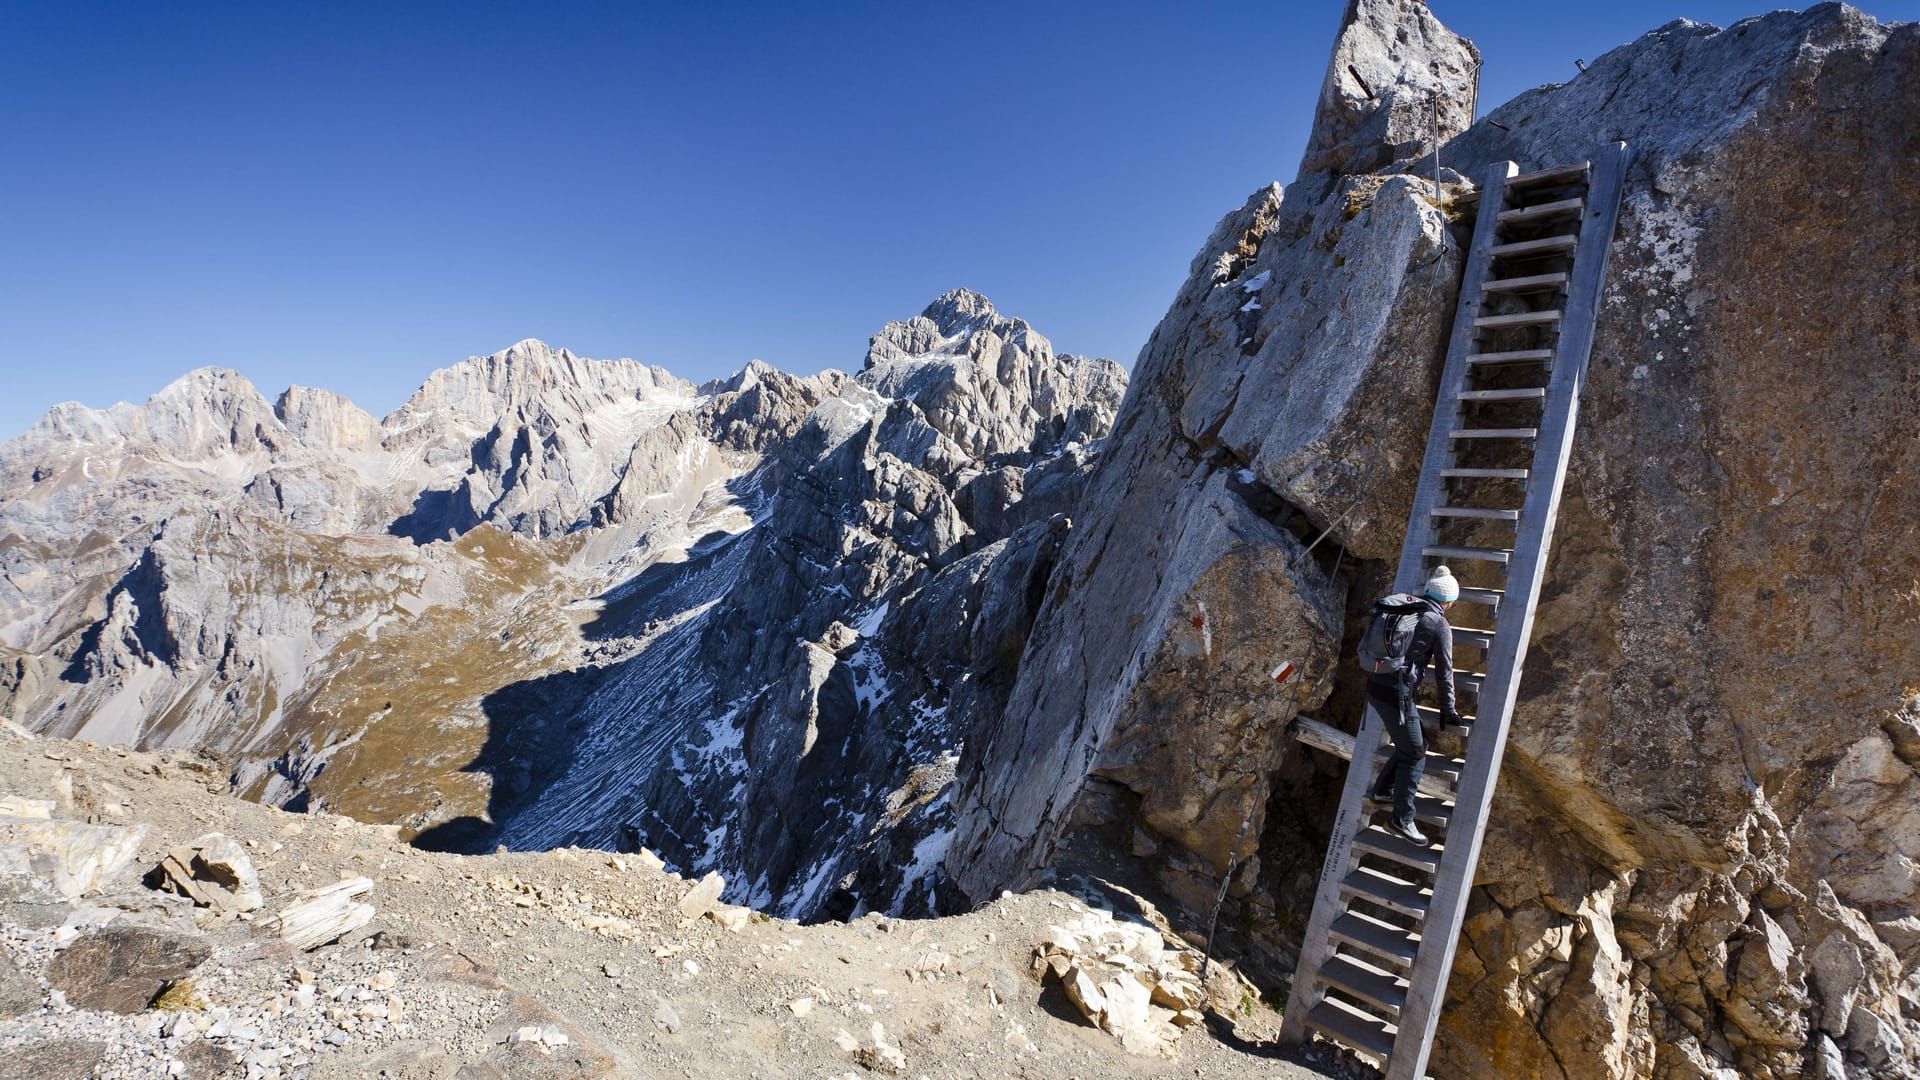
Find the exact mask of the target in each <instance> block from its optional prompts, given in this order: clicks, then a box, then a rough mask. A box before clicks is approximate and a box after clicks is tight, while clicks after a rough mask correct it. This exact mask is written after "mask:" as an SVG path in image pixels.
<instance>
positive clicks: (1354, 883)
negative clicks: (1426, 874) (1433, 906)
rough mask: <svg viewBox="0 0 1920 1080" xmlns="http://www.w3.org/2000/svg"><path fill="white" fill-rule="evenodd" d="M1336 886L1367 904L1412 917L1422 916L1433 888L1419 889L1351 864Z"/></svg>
mask: <svg viewBox="0 0 1920 1080" xmlns="http://www.w3.org/2000/svg"><path fill="white" fill-rule="evenodd" d="M1340 888H1341V890H1342V891H1344V892H1347V893H1350V894H1352V895H1354V896H1358V897H1360V898H1361V899H1362V900H1365V901H1367V902H1368V903H1373V904H1379V905H1380V906H1381V907H1383V908H1387V909H1389V910H1391V911H1397V912H1399V913H1400V914H1402V915H1411V916H1413V917H1414V918H1416V919H1420V918H1425V917H1426V914H1427V905H1428V904H1429V903H1430V902H1431V901H1432V900H1433V890H1431V889H1423V888H1421V887H1420V886H1418V885H1415V884H1414V883H1413V882H1411V881H1401V880H1400V879H1399V878H1393V877H1388V876H1387V875H1385V874H1383V873H1381V872H1380V871H1378V870H1373V869H1370V868H1368V867H1365V866H1356V867H1354V869H1353V872H1352V873H1350V874H1348V875H1347V876H1346V877H1344V878H1342V879H1341V880H1340Z"/></svg>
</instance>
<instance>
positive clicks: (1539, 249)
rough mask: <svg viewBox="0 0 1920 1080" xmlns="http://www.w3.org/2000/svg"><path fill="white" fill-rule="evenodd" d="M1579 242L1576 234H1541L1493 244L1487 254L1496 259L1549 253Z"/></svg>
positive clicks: (1567, 248)
mask: <svg viewBox="0 0 1920 1080" xmlns="http://www.w3.org/2000/svg"><path fill="white" fill-rule="evenodd" d="M1579 243H1580V238H1579V237H1577V236H1543V237H1541V238H1540V239H1538V240H1522V241H1520V242H1518V243H1514V244H1495V245H1493V249H1492V250H1491V251H1489V252H1488V254H1490V255H1492V256H1493V257H1494V258H1496V259H1519V258H1524V257H1526V256H1528V255H1551V254H1553V253H1554V252H1557V251H1572V250H1573V249H1574V246H1575V245H1577V244H1579Z"/></svg>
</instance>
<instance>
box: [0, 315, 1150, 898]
mask: <svg viewBox="0 0 1920 1080" xmlns="http://www.w3.org/2000/svg"><path fill="white" fill-rule="evenodd" d="M1124 387H1125V377H1124V375H1123V373H1122V372H1121V370H1120V369H1119V367H1118V366H1117V365H1114V364H1113V363H1111V362H1109V361H1104V360H1089V359H1085V358H1081V357H1074V356H1066V355H1060V354H1056V353H1055V352H1054V350H1053V347H1052V345H1051V344H1050V343H1049V342H1048V341H1047V340H1046V339H1045V338H1044V337H1042V336H1041V335H1040V334H1039V333H1037V332H1036V331H1035V330H1034V329H1033V328H1032V327H1030V326H1029V325H1027V324H1026V323H1025V322H1024V321H1022V320H1019V319H1014V318H1010V317H1007V316H1005V315H1002V314H1000V313H999V312H997V311H995V310H994V308H993V306H992V305H991V304H989V303H988V302H987V300H986V298H985V297H983V296H980V295H979V294H977V293H972V292H968V291H965V290H957V291H955V292H952V293H949V294H947V295H946V296H943V297H940V298H939V299H938V300H936V301H935V302H934V303H933V304H932V305H930V306H929V307H928V308H927V309H926V310H925V312H923V313H922V314H921V315H919V316H916V317H914V318H913V319H911V320H908V321H906V322H901V323H890V324H888V325H887V326H886V327H884V328H883V329H882V330H881V331H880V333H878V334H876V335H875V336H874V338H873V339H872V341H871V343H870V347H869V349H868V356H867V362H866V365H865V366H864V368H863V369H862V371H861V372H860V373H859V374H857V375H847V374H844V373H840V372H826V373H823V374H821V375H817V376H813V377H810V378H796V377H794V376H791V375H787V374H784V373H781V372H779V371H776V370H774V369H772V368H770V367H768V366H766V365H764V364H760V363H758V362H755V363H753V364H750V365H749V366H748V367H747V368H746V369H745V370H743V371H742V372H741V373H740V374H738V375H737V376H735V377H734V378H732V379H730V380H725V381H722V382H719V383H714V384H710V385H708V386H704V387H695V386H693V385H691V384H688V383H685V382H682V381H680V380H677V379H674V378H673V377H672V376H670V375H668V374H667V373H666V372H664V371H662V370H660V369H659V368H653V367H648V366H645V365H641V364H637V363H634V362H632V361H624V360H622V361H599V360H586V359H582V358H580V357H576V356H574V355H573V354H571V353H569V352H566V351H565V350H554V349H550V348H548V347H547V346H545V345H543V344H541V343H539V342H535V341H524V342H521V343H519V344H517V345H515V346H513V347H512V348H510V349H507V350H505V351H503V352H500V353H496V354H494V355H492V356H488V357H482V358H474V359H471V360H468V361H466V362H464V363H461V364H457V365H455V366H454V367H452V368H449V369H447V370H444V371H441V372H437V373H436V374H434V375H433V376H432V377H431V378H430V379H428V381H427V382H426V384H425V385H424V386H422V387H421V389H420V391H419V392H418V393H416V394H415V395H414V396H413V397H412V398H411V399H409V400H408V402H407V403H406V404H405V405H403V406H402V407H401V408H400V409H398V410H396V411H395V412H394V413H393V414H392V415H390V416H388V417H386V418H385V419H384V420H381V421H375V420H374V419H373V418H372V417H370V416H368V415H367V414H366V413H364V412H362V411H361V410H359V409H358V408H356V407H354V406H353V405H352V404H351V403H350V402H347V401H345V400H344V399H342V398H339V397H337V396H335V395H333V394H330V393H328V392H326V391H324V390H312V389H306V388H300V387H296V388H293V389H290V390H288V391H286V392H285V393H284V394H282V395H281V396H280V397H279V398H278V399H277V401H275V402H273V403H269V402H268V401H267V399H266V398H265V397H264V396H262V395H261V394H260V393H259V392H258V391H257V390H256V389H255V388H254V387H253V386H252V385H251V384H249V383H247V381H246V380H245V379H243V378H241V377H240V376H239V375H237V374H235V373H233V372H225V371H218V370H214V369H206V370H202V371H197V372H194V373H192V374H190V375H188V376H187V377H185V378H183V379H181V380H179V381H178V382H176V383H174V384H173V385H171V386H169V387H168V388H166V389H165V390H163V391H162V392H161V393H160V394H158V395H156V396H155V397H154V398H153V399H152V400H151V401H149V402H148V403H147V404H146V405H143V406H126V405H123V406H116V407H115V408H113V409H110V410H105V411H97V410H91V409H87V408H84V407H82V406H78V405H69V406H62V407H60V408H58V409H56V410H54V411H53V412H52V413H51V414H49V416H48V417H47V418H46V420H45V421H43V422H42V423H41V424H40V425H39V426H38V427H37V428H36V429H34V430H33V431H32V432H29V433H28V434H27V435H25V436H23V437H21V438H19V439H15V440H13V441H12V442H9V443H6V444H4V445H0V709H4V710H5V711H6V712H7V713H8V714H9V715H11V716H14V717H18V718H19V719H20V720H22V721H24V722H25V723H26V724H27V725H28V726H29V727H31V728H33V729H35V730H37V731H39V732H41V733H43V734H49V735H60V736H71V737H79V738H86V739H91V740H98V741H109V742H123V743H132V744H138V745H142V746H168V745H191V746H199V747H205V748H208V749H211V750H215V751H219V752H221V753H223V754H226V755H229V756H230V757H231V758H232V759H233V766H232V771H231V775H230V776H229V777H228V778H227V779H228V780H229V782H230V784H231V786H232V787H233V788H234V789H236V790H237V791H238V792H240V793H241V794H243V795H245V796H247V797H249V798H256V799H260V800H263V801H267V802H271V803H274V804H277V805H284V806H288V807H292V808H309V809H314V808H321V807H325V808H329V809H334V810H338V811H341V812H346V813H351V814H354V815H356V816H358V817H360V818H362V819H368V820H379V821H390V822H396V823H399V824H401V825H402V826H404V827H405V828H406V829H407V830H408V831H409V832H410V833H419V834H420V837H419V839H420V842H421V843H422V844H423V845H428V846H436V847H445V848H452V849H457V850H468V849H480V848H486V849H490V848H491V847H492V846H493V845H494V844H495V843H497V842H500V841H506V842H508V843H513V844H522V845H552V844H564V843H572V842H582V843H595V844H601V845H604V846H608V847H629V848H630V847H637V846H638V845H640V844H642V843H646V844H651V845H652V846H654V847H655V848H656V849H658V850H659V851H660V852H661V853H662V854H663V855H664V856H665V857H666V858H668V859H669V860H670V861H672V863H673V865H674V867H675V868H676V869H680V870H686V871H695V870H698V871H709V870H715V869H718V870H722V871H724V872H725V874H726V877H727V878H728V879H729V880H732V881H736V882H741V883H742V884H741V885H740V886H739V887H738V889H737V890H736V892H735V896H734V897H733V898H734V899H739V900H746V899H752V900H753V901H754V902H756V903H758V904H761V905H763V906H773V907H776V908H778V909H779V910H781V911H783V912H786V913H791V914H796V915H809V914H813V913H816V912H819V911H823V910H825V908H826V907H827V906H828V905H829V903H832V904H837V905H839V907H840V908H844V909H846V910H852V909H854V908H856V907H878V908H887V909H890V910H904V909H909V908H912V909H916V910H927V909H929V908H930V907H931V906H932V905H933V902H934V894H933V889H934V885H935V882H936V879H937V876H938V866H939V855H940V853H941V851H942V850H944V848H943V843H944V839H943V837H944V833H943V832H942V831H941V829H942V827H943V824H944V822H945V821H946V820H947V812H948V807H947V804H946V802H945V795H946V792H945V787H946V784H947V783H948V781H950V780H951V777H952V774H953V757H954V752H955V751H957V748H958V747H959V745H960V744H961V742H962V741H963V739H964V738H965V737H966V735H967V734H968V730H969V724H970V723H971V722H972V721H973V719H974V718H975V717H979V716H985V715H991V714H994V710H995V708H996V706H997V704H998V703H999V702H1002V701H1004V695H1005V692H1006V689H1007V687H1008V686H1009V685H1010V684H1011V665H1012V663H1013V660H1014V658H1015V657H1017V655H1018V650H1019V646H1020V643H1021V642H1022V641H1024V640H1025V636H1026V630H1027V620H1028V619H1029V618H1030V617H1031V614H1032V611H1033V609H1034V608H1035V606H1037V604H1038V600H1039V593H1040V589H1041V586H1042V584H1043V583H1044V581H1045V579H1046V576H1047V572H1048V570H1049V569H1050V567H1051V565H1052V556H1053V553H1054V552H1056V551H1057V549H1058V546H1059V543H1060V541H1061V539H1062V538H1063V537H1064V536H1065V534H1066V531H1067V529H1068V528H1069V523H1068V521H1067V519H1066V518H1065V517H1064V515H1063V513H1062V512H1063V511H1064V510H1066V509H1067V508H1068V507H1070V506H1071V505H1072V503H1073V502H1074V500H1075V498H1076V497H1077V495H1078V490H1079V486H1080V484H1081V483H1082V482H1083V481H1084V478H1085V476H1086V475H1087V471H1088V468H1089V466H1090V462H1091V461H1092V460H1093V458H1094V456H1095V453H1096V450H1095V445H1096V443H1097V441H1098V440H1099V439H1100V437H1101V436H1103V435H1104V434H1105V433H1106V431H1107V429H1108V427H1109V426H1110V425H1111V423H1112V419H1113V415H1114V411H1115V409H1116V408H1117V407H1118V405H1119V401H1120V397H1121V394H1122V393H1123V391H1124ZM923 593H924V594H926V595H928V596H931V597H937V598H939V601H940V603H942V604H943V605H946V607H945V609H944V611H942V612H941V613H940V617H932V616H922V615H920V614H917V612H918V606H917V605H916V604H915V603H914V601H915V599H916V598H917V597H919V596H920V595H922V594H923ZM962 613H964V614H965V616H966V618H965V619H963V620H960V621H954V620H952V619H950V618H948V617H946V616H951V615H959V614H962ZM955 702H957V703H958V708H957V709H955V708H954V707H953V703H955ZM853 793H858V794H853ZM195 858H196V857H195V856H194V854H193V853H192V852H185V853H181V854H180V857H179V858H177V859H176V860H175V862H176V863H177V866H176V867H175V870H176V871H177V873H175V874H174V875H173V877H174V880H175V882H176V885H177V886H178V887H180V888H181V889H183V890H185V891H188V892H189V893H192V892H193V891H194V890H195V889H199V890H200V891H201V892H203V893H204V894H205V896H204V897H203V898H204V899H208V900H209V902H213V901H216V900H219V899H220V896H221V890H219V889H214V888H202V885H201V883H200V878H201V874H200V872H199V871H198V870H196V869H195V867H196V865H197V863H196V862H195ZM241 891H242V892H244V891H245V890H244V889H242V890H241Z"/></svg>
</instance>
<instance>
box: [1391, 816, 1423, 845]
mask: <svg viewBox="0 0 1920 1080" xmlns="http://www.w3.org/2000/svg"><path fill="white" fill-rule="evenodd" d="M1387 831H1388V832H1390V833H1392V834H1393V835H1395V836H1398V837H1400V838H1401V839H1403V840H1406V841H1407V842H1409V843H1411V844H1414V845H1415V846H1417V847H1426V846H1427V845H1428V844H1431V843H1433V841H1432V840H1430V839H1428V838H1427V834H1426V833H1423V832H1421V831H1420V826H1418V825H1415V824H1414V823H1413V822H1411V821H1409V822H1407V823H1406V824H1405V825H1402V824H1400V823H1399V822H1397V821H1389V822H1387Z"/></svg>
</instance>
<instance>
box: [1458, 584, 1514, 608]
mask: <svg viewBox="0 0 1920 1080" xmlns="http://www.w3.org/2000/svg"><path fill="white" fill-rule="evenodd" d="M1506 596H1507V591H1506V590H1505V589H1481V588H1476V587H1474V586H1471V585H1462V586H1461V587H1460V599H1462V600H1464V601H1466V602H1467V603H1469V604H1484V605H1486V606H1487V607H1490V608H1497V607H1499V606H1500V601H1502V600H1504V599H1506Z"/></svg>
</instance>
